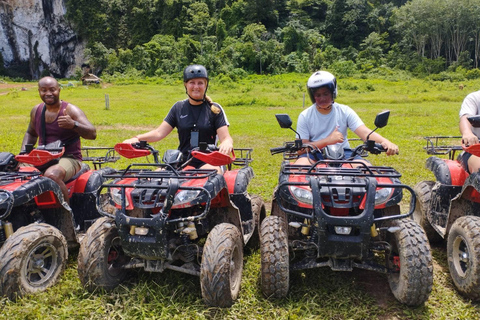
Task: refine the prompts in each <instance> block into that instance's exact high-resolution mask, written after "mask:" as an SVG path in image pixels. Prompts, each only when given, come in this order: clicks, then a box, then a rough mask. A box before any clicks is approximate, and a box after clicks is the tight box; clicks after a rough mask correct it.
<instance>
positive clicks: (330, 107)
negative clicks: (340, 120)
mask: <svg viewBox="0 0 480 320" xmlns="http://www.w3.org/2000/svg"><path fill="white" fill-rule="evenodd" d="M334 102H335V101H333V100H332V103H331V104H329V105H328V107H325V108H322V107H320V106H318V105H317V108H318V109H320V110H330V109H332V105H333V103H334Z"/></svg>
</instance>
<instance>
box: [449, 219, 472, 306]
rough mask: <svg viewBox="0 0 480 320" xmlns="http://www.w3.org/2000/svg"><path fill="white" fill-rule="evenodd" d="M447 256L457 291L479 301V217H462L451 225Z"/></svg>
mask: <svg viewBox="0 0 480 320" xmlns="http://www.w3.org/2000/svg"><path fill="white" fill-rule="evenodd" d="M447 254H448V268H449V269H450V275H451V276H452V279H453V283H455V286H456V287H457V289H458V291H459V292H460V293H461V294H462V295H464V296H467V297H468V298H470V299H472V300H480V217H477V216H464V217H460V218H458V219H457V220H456V221H455V222H454V223H453V225H452V228H451V229H450V232H449V234H448V240H447Z"/></svg>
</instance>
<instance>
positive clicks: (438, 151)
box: [423, 136, 463, 160]
mask: <svg viewBox="0 0 480 320" xmlns="http://www.w3.org/2000/svg"><path fill="white" fill-rule="evenodd" d="M424 139H425V140H426V141H427V145H426V146H425V147H423V149H424V150H425V151H426V152H427V154H432V155H445V154H448V158H449V159H450V160H455V153H456V152H457V151H462V150H463V149H462V146H461V145H452V143H453V142H452V141H451V140H455V141H457V142H458V141H461V139H462V137H461V136H430V137H424ZM447 142H448V144H447Z"/></svg>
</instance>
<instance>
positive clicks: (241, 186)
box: [224, 167, 254, 222]
mask: <svg viewBox="0 0 480 320" xmlns="http://www.w3.org/2000/svg"><path fill="white" fill-rule="evenodd" d="M253 176H254V174H253V169H252V168H251V167H244V168H241V169H238V170H231V171H227V172H225V173H224V178H225V181H226V182H227V186H228V193H229V194H230V200H231V201H232V202H233V204H234V206H235V207H237V208H238V209H239V210H240V215H241V220H242V221H243V222H245V221H248V220H251V219H252V218H253V212H252V202H251V199H250V197H249V196H248V193H247V187H248V184H249V183H250V180H252V178H253Z"/></svg>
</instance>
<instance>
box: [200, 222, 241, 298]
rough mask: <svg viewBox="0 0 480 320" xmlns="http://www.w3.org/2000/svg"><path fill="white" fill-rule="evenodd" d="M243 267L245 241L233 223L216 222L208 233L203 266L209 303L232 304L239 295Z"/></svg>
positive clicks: (203, 276) (201, 280) (202, 287)
mask: <svg viewBox="0 0 480 320" xmlns="http://www.w3.org/2000/svg"><path fill="white" fill-rule="evenodd" d="M242 271H243V241H242V235H241V233H240V231H239V230H238V228H237V227H236V226H235V225H233V224H230V223H221V224H218V225H216V226H215V227H214V228H213V229H212V231H210V233H209V234H208V237H207V241H206V242H205V245H204V247H203V256H202V263H201V266H200V285H201V289H202V297H203V300H204V301H205V303H206V304H208V305H211V306H215V307H229V306H231V305H232V304H233V302H234V301H235V300H236V299H237V298H238V294H239V292H240V284H241V281H242Z"/></svg>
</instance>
